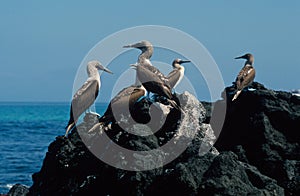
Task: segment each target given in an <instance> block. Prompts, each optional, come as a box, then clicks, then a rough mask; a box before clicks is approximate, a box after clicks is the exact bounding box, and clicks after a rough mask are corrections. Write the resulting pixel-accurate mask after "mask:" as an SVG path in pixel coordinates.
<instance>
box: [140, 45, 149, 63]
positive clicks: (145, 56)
mask: <svg viewBox="0 0 300 196" xmlns="http://www.w3.org/2000/svg"><path fill="white" fill-rule="evenodd" d="M152 53H153V51H152V49H151V48H148V49H146V50H143V51H142V53H141V54H140V55H139V59H138V62H139V63H141V62H143V61H145V60H149V59H150V58H151V56H152Z"/></svg>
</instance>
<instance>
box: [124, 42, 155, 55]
mask: <svg viewBox="0 0 300 196" xmlns="http://www.w3.org/2000/svg"><path fill="white" fill-rule="evenodd" d="M123 48H137V49H140V50H141V51H143V52H144V51H146V50H153V46H152V44H151V43H150V42H149V41H147V40H142V41H140V42H138V43H135V44H129V45H126V46H123Z"/></svg>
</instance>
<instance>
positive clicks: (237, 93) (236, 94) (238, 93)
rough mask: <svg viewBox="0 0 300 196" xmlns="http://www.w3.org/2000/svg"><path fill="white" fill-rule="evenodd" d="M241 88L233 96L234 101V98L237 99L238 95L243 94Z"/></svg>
mask: <svg viewBox="0 0 300 196" xmlns="http://www.w3.org/2000/svg"><path fill="white" fill-rule="evenodd" d="M241 92H242V91H241V90H238V91H237V92H236V93H235V95H234V96H233V98H232V101H234V100H236V99H237V98H238V96H239V95H240V94H241Z"/></svg>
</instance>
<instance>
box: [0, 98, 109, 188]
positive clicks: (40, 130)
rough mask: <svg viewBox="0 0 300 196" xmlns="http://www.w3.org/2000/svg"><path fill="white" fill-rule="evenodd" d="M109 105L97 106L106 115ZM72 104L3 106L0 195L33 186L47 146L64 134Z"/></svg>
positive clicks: (0, 129) (0, 127)
mask: <svg viewBox="0 0 300 196" xmlns="http://www.w3.org/2000/svg"><path fill="white" fill-rule="evenodd" d="M106 107H107V104H97V105H96V111H97V113H99V114H103V112H104V111H105V109H106ZM69 109H70V104H69V103H0V193H7V192H8V191H9V189H10V188H11V186H12V185H14V184H16V183H21V184H24V185H26V186H31V185H32V178H31V176H32V174H33V173H35V172H38V171H39V170H40V168H41V166H42V162H43V159H44V157H45V154H46V152H47V148H48V145H49V144H50V143H51V142H52V141H53V140H54V139H55V137H56V136H58V135H64V133H65V126H66V125H67V123H68V120H69Z"/></svg>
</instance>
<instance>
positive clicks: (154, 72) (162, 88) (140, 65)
mask: <svg viewBox="0 0 300 196" xmlns="http://www.w3.org/2000/svg"><path fill="white" fill-rule="evenodd" d="M124 48H137V49H140V50H141V51H142V53H141V54H140V55H139V57H138V62H137V63H136V64H133V65H132V66H133V67H134V68H135V69H136V72H137V75H136V80H137V81H139V82H140V83H141V84H142V85H143V86H144V87H145V89H146V90H147V91H148V92H152V93H155V94H157V95H159V96H163V97H165V98H167V99H168V102H169V103H170V104H171V105H172V106H173V107H175V108H177V109H179V107H178V105H177V104H176V102H175V101H173V100H171V99H172V98H173V95H172V89H171V87H170V85H169V84H168V80H167V78H166V77H165V76H164V75H163V74H162V73H161V72H160V71H159V69H157V68H156V67H154V66H153V65H152V63H151V62H150V58H151V56H152V54H153V46H152V44H151V43H150V42H149V41H141V42H138V43H136V44H130V45H126V46H124Z"/></svg>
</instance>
